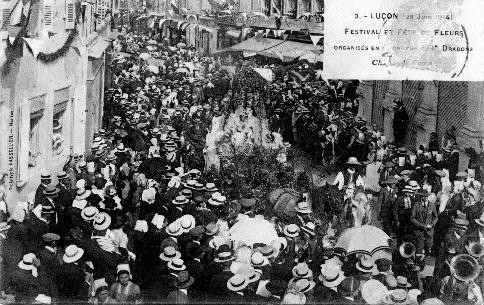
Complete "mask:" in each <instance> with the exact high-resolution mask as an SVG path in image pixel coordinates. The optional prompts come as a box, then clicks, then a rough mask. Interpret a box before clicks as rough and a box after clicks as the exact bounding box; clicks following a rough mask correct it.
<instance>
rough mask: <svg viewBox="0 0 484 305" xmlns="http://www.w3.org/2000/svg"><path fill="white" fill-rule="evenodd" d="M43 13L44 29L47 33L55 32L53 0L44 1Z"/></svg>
mask: <svg viewBox="0 0 484 305" xmlns="http://www.w3.org/2000/svg"><path fill="white" fill-rule="evenodd" d="M42 13H43V21H44V24H43V29H44V30H46V31H52V30H53V24H54V3H53V0H44V5H43V8H42Z"/></svg>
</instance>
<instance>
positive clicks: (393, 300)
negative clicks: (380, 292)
mask: <svg viewBox="0 0 484 305" xmlns="http://www.w3.org/2000/svg"><path fill="white" fill-rule="evenodd" d="M407 303H408V299H407V292H406V291H405V290H404V289H395V290H390V291H389V292H388V294H387V295H386V297H384V298H383V304H407Z"/></svg>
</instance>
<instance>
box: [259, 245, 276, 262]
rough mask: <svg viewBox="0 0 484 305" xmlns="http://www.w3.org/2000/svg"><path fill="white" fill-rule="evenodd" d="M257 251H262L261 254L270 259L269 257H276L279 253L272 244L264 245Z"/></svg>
mask: <svg viewBox="0 0 484 305" xmlns="http://www.w3.org/2000/svg"><path fill="white" fill-rule="evenodd" d="M259 252H260V253H262V255H264V257H265V258H267V259H270V258H274V257H277V256H278V255H279V252H280V250H279V249H277V248H276V247H274V246H272V245H266V246H264V247H262V248H261V249H260V250H259Z"/></svg>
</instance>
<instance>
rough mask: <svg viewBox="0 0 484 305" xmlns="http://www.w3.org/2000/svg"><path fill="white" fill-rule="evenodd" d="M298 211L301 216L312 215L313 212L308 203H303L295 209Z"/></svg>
mask: <svg viewBox="0 0 484 305" xmlns="http://www.w3.org/2000/svg"><path fill="white" fill-rule="evenodd" d="M295 209H296V211H297V212H298V213H301V214H311V213H312V211H311V209H310V208H309V204H308V203H307V202H306V201H301V202H299V203H298V204H297V206H296V207H295Z"/></svg>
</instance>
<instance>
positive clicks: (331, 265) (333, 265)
mask: <svg viewBox="0 0 484 305" xmlns="http://www.w3.org/2000/svg"><path fill="white" fill-rule="evenodd" d="M344 279H345V276H344V273H343V271H341V265H339V264H338V263H337V262H336V261H334V260H329V261H326V262H325V263H324V264H323V265H321V275H320V276H319V280H320V281H321V282H322V283H323V285H324V286H325V287H328V288H333V287H336V286H338V285H339V284H340V283H341V282H342V281H343V280H344Z"/></svg>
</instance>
